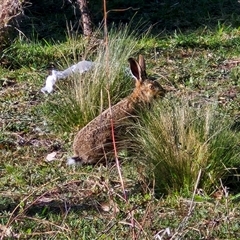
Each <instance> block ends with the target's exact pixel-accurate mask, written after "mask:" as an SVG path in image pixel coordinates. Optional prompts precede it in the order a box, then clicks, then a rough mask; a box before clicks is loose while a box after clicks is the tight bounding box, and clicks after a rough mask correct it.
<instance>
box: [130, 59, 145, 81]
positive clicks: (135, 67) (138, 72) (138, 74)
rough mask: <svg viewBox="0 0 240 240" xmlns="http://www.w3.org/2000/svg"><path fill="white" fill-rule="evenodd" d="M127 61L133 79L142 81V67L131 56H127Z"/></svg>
mask: <svg viewBox="0 0 240 240" xmlns="http://www.w3.org/2000/svg"><path fill="white" fill-rule="evenodd" d="M128 61H129V63H130V69H131V72H132V74H133V76H134V77H135V79H136V80H137V81H140V82H142V69H141V67H140V65H139V64H138V62H137V61H136V60H135V59H133V58H129V59H128Z"/></svg>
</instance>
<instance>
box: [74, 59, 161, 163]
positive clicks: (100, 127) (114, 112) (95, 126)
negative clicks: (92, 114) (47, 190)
mask: <svg viewBox="0 0 240 240" xmlns="http://www.w3.org/2000/svg"><path fill="white" fill-rule="evenodd" d="M129 63H130V68H131V71H132V74H133V75H134V76H135V78H136V80H135V88H134V90H133V92H132V94H131V95H129V96H128V97H126V98H124V99H123V100H121V101H120V102H118V103H117V104H116V105H114V106H112V107H111V111H110V108H108V109H106V110H105V111H104V112H102V113H101V114H100V115H99V116H97V117H96V118H95V119H93V120H92V121H91V122H89V123H88V124H87V125H86V126H85V127H83V128H82V129H81V130H80V131H79V132H78V133H77V135H76V137H75V139H74V142H73V150H74V157H72V159H71V160H74V161H75V162H81V163H83V164H94V163H97V162H99V161H100V160H101V159H103V157H104V153H105V151H106V149H107V148H108V147H110V148H112V143H111V136H112V131H111V118H112V120H113V123H114V128H115V129H116V128H117V127H118V126H119V125H121V123H122V122H123V121H124V119H126V118H128V117H129V116H131V115H132V114H134V110H135V109H136V108H137V107H139V106H141V105H144V104H149V103H150V102H151V100H152V99H153V98H155V97H157V96H162V97H163V96H164V94H165V90H164V89H163V88H162V87H161V85H160V84H159V83H158V82H156V81H153V80H149V79H147V74H146V70H145V61H144V58H143V56H142V55H140V56H139V61H138V62H137V61H136V60H134V59H133V58H130V59H129ZM71 164H72V163H71Z"/></svg>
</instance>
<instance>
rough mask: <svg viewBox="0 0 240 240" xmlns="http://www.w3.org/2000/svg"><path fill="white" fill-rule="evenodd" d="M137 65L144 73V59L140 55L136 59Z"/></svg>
mask: <svg viewBox="0 0 240 240" xmlns="http://www.w3.org/2000/svg"><path fill="white" fill-rule="evenodd" d="M138 63H139V65H140V67H141V68H142V70H143V71H146V64H145V59H144V57H143V55H141V54H140V55H139V57H138Z"/></svg>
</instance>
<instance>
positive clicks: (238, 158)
mask: <svg viewBox="0 0 240 240" xmlns="http://www.w3.org/2000/svg"><path fill="white" fill-rule="evenodd" d="M170 101H171V102H170V103H169V101H167V102H161V103H159V104H158V105H157V107H156V108H155V109H154V110H153V111H151V112H150V113H148V114H147V116H145V117H143V118H142V119H143V123H142V125H141V127H140V128H141V131H140V134H139V136H138V139H137V144H136V146H140V148H139V149H138V148H137V149H138V151H137V153H138V154H137V158H138V159H139V160H140V161H141V162H144V160H145V161H146V160H147V161H146V165H148V166H149V165H150V163H152V164H153V166H151V165H150V166H151V168H150V170H149V171H150V172H154V176H155V178H154V179H155V184H156V192H158V194H159V193H160V194H162V193H164V192H165V193H167V194H171V193H173V192H175V193H176V192H186V193H188V192H192V191H193V190H194V185H195V183H196V180H197V177H198V174H199V172H200V171H201V172H202V174H201V178H200V181H199V183H198V188H201V189H204V191H206V192H207V193H208V194H210V193H211V192H214V191H215V190H216V189H215V188H216V186H218V187H219V188H221V186H220V185H221V182H219V180H221V179H226V176H227V175H228V174H229V173H230V172H231V169H233V168H236V167H238V166H239V163H240V153H239V134H238V133H236V132H234V131H231V125H232V124H233V123H232V121H231V119H229V116H227V115H225V114H220V113H219V111H218V110H217V109H216V107H215V108H213V106H211V105H210V106H209V105H208V104H205V105H206V106H200V107H198V108H196V107H192V106H189V104H188V103H187V102H184V101H185V100H184V98H183V99H181V98H180V99H178V101H174V100H170ZM150 166H149V167H150ZM225 184H227V183H225Z"/></svg>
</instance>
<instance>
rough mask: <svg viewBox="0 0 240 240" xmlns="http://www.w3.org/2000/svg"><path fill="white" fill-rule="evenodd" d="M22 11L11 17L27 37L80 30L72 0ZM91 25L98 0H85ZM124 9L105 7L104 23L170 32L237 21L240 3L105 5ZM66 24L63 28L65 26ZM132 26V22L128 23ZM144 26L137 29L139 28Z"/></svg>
mask: <svg viewBox="0 0 240 240" xmlns="http://www.w3.org/2000/svg"><path fill="white" fill-rule="evenodd" d="M30 2H31V5H29V6H27V7H26V8H25V11H24V15H21V16H19V17H18V18H16V19H15V23H14V24H15V25H16V26H17V28H18V32H17V33H19V32H22V33H23V34H24V35H25V36H26V37H27V38H29V39H34V40H36V39H38V40H41V39H45V40H47V41H49V40H57V41H65V40H66V36H67V33H66V32H67V31H68V30H69V31H70V33H76V32H77V33H81V31H82V29H81V25H80V22H79V19H80V18H81V14H80V12H79V10H78V6H77V4H76V1H66V0H65V1H62V0H51V1H48V0H43V1H40V2H39V1H36V0H32V1H30ZM88 4H89V8H90V11H91V17H92V20H93V22H94V25H95V26H96V27H97V26H98V25H99V23H101V22H102V19H103V10H102V8H103V7H102V1H96V0H93V1H89V3H88ZM129 7H132V8H131V9H129V10H127V11H117V10H116V11H109V13H108V23H109V25H110V24H112V23H113V22H114V23H116V24H118V23H120V22H123V23H129V22H130V21H132V20H133V22H136V23H138V22H139V21H142V22H145V23H146V24H145V27H146V28H148V27H149V26H150V25H152V26H153V32H154V33H155V34H159V33H161V32H162V31H167V32H173V31H175V30H180V31H186V30H194V29H196V28H199V27H201V26H209V27H214V26H215V25H217V24H219V23H225V24H226V25H232V26H233V27H234V26H239V25H240V17H239V16H240V3H239V2H238V1H237V0H199V1H193V0H190V1H189V0H183V1H177V0H160V1H159V0H155V1H153V0H152V1H143V0H142V1H139V0H133V1H131V3H129V2H127V1H120V0H112V1H109V2H108V5H107V9H108V10H111V9H126V8H129ZM67 25H68V26H69V29H68V30H67V27H66V26H67ZM132 26H135V24H132ZM142 30H144V29H141V30H140V29H139V31H142Z"/></svg>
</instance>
